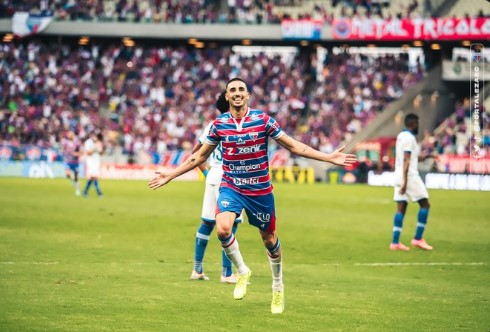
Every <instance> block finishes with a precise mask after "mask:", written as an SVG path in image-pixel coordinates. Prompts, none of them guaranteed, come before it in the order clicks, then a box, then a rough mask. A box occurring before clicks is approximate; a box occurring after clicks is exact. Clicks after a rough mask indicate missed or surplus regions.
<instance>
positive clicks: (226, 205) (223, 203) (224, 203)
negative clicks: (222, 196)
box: [221, 201, 230, 208]
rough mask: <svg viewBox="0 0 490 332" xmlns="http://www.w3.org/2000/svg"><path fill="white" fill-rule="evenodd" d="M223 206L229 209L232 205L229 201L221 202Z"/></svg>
mask: <svg viewBox="0 0 490 332" xmlns="http://www.w3.org/2000/svg"><path fill="white" fill-rule="evenodd" d="M221 205H223V206H224V207H225V208H227V207H228V205H230V202H228V201H221Z"/></svg>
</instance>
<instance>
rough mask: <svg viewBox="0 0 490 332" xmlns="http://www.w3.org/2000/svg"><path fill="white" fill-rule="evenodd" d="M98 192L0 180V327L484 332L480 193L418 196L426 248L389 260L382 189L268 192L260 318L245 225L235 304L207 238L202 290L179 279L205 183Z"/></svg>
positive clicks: (486, 196) (256, 259) (256, 263)
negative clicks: (271, 261) (269, 238)
mask: <svg viewBox="0 0 490 332" xmlns="http://www.w3.org/2000/svg"><path fill="white" fill-rule="evenodd" d="M83 184H84V181H83V182H82V185H83ZM101 186H102V189H103V191H104V193H105V197H104V198H103V199H98V198H96V197H95V194H94V192H92V193H91V196H90V197H89V198H87V199H84V198H81V197H76V196H75V195H74V191H73V188H72V186H71V185H70V183H69V182H68V180H61V179H59V180H30V179H12V178H2V179H0V306H1V309H0V331H271V330H277V331H489V330H490V303H489V300H490V273H489V272H490V204H489V202H490V193H484V192H468V191H439V190H432V191H430V195H431V197H430V200H431V204H432V209H431V213H430V215H429V223H428V228H427V231H426V234H425V237H426V239H427V240H428V242H429V243H430V244H432V245H433V246H434V248H435V250H434V251H433V252H423V251H421V250H411V251H410V252H391V251H390V250H388V246H389V242H390V240H391V228H392V218H393V213H394V209H395V204H394V203H393V202H392V200H391V197H392V189H391V188H374V187H367V186H358V185H353V186H342V185H326V184H316V185H292V184H275V198H276V211H277V218H278V222H277V223H278V234H279V236H280V239H281V242H282V244H283V251H284V282H285V287H286V288H285V294H286V310H285V312H284V314H282V315H274V316H273V315H272V314H270V300H271V275H270V269H269V265H268V261H267V258H266V254H265V251H264V248H263V245H262V242H261V240H260V237H259V235H258V232H257V230H256V229H255V228H254V227H251V226H249V225H248V224H244V225H242V226H241V227H240V228H239V230H238V237H237V238H238V240H239V243H240V248H241V251H242V254H243V256H244V259H245V261H246V262H247V264H248V265H249V266H250V268H251V269H252V271H253V276H252V283H251V284H250V286H249V290H248V293H247V296H246V297H245V299H244V300H242V301H235V300H233V286H232V285H224V284H221V283H219V275H220V269H221V256H220V255H221V254H220V246H219V244H218V241H217V239H216V237H215V234H214V233H213V236H212V237H211V240H210V242H209V245H208V251H207V254H206V258H205V264H204V268H205V272H206V273H207V274H208V275H209V276H210V278H211V280H210V281H207V282H206V281H191V280H189V276H190V273H191V270H192V267H193V255H194V234H195V232H196V230H197V227H198V224H199V222H200V219H199V216H200V210H201V200H202V192H203V189H204V183H201V182H172V183H170V184H169V185H167V186H166V187H164V188H162V189H160V190H158V191H155V192H153V191H150V190H149V189H147V184H146V182H143V181H104V180H102V181H101ZM417 210H418V208H417V206H416V205H414V204H410V205H409V209H408V213H407V216H406V218H405V224H404V230H403V233H402V241H403V242H404V243H406V244H408V243H409V241H410V239H411V237H412V236H413V234H414V230H415V224H416V221H415V219H416V213H417ZM376 263H380V264H376Z"/></svg>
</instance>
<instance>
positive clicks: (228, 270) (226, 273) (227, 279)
mask: <svg viewBox="0 0 490 332" xmlns="http://www.w3.org/2000/svg"><path fill="white" fill-rule="evenodd" d="M237 227H238V222H235V223H234V224H233V227H232V229H231V232H232V233H233V235H235V236H236V231H237ZM221 262H222V268H221V277H220V281H221V282H223V283H226V284H235V283H236V281H237V275H236V274H234V273H233V263H232V262H231V261H230V259H229V258H228V256H226V253H225V251H224V249H222V250H221Z"/></svg>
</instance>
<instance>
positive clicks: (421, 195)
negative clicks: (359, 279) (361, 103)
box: [390, 113, 432, 251]
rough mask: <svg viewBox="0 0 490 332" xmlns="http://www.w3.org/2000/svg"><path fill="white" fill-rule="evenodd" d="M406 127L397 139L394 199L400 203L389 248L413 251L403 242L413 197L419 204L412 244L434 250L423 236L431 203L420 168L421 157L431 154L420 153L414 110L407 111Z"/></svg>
mask: <svg viewBox="0 0 490 332" xmlns="http://www.w3.org/2000/svg"><path fill="white" fill-rule="evenodd" d="M405 127H406V129H405V130H403V131H402V132H401V133H399V134H398V136H397V138H396V150H395V193H394V200H395V202H397V210H396V213H395V218H394V221H393V240H392V242H391V244H390V249H391V250H403V251H407V250H410V248H409V247H407V246H406V245H404V244H403V243H401V242H400V234H401V232H402V227H403V218H404V217H405V212H406V211H407V205H408V199H409V198H410V199H412V201H414V202H418V203H419V205H420V210H419V213H418V217H417V219H418V222H417V230H416V232H415V237H414V238H413V239H412V242H411V244H412V246H413V247H418V248H421V249H424V250H432V247H431V246H430V245H428V244H427V242H425V240H424V239H423V238H422V235H423V234H424V230H425V226H426V225H427V216H428V215H429V207H430V204H429V193H428V192H427V188H425V185H424V182H423V181H422V179H421V178H420V175H419V171H418V168H417V166H418V162H419V160H424V159H426V158H430V156H419V147H418V145H417V140H416V138H415V137H416V136H417V134H418V132H419V117H418V116H417V115H416V114H413V113H410V114H407V116H406V117H405Z"/></svg>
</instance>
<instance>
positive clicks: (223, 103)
mask: <svg viewBox="0 0 490 332" xmlns="http://www.w3.org/2000/svg"><path fill="white" fill-rule="evenodd" d="M225 94H226V91H221V93H220V94H219V96H218V99H216V108H217V109H218V111H220V113H222V114H223V113H226V112H228V110H229V109H230V103H229V102H228V100H226V97H225Z"/></svg>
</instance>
